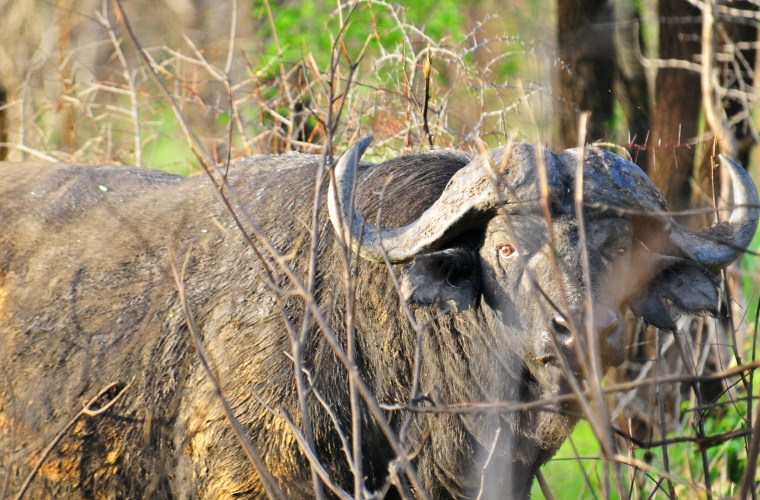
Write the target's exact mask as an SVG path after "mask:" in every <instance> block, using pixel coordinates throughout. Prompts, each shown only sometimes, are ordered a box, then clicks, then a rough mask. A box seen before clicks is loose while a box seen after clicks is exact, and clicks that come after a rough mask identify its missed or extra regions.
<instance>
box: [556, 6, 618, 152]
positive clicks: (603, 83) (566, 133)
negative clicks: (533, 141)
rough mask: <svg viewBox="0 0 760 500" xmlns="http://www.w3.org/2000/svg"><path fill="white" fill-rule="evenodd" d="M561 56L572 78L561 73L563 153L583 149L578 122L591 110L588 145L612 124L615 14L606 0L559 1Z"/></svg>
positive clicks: (563, 70) (558, 29)
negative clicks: (577, 148)
mask: <svg viewBox="0 0 760 500" xmlns="http://www.w3.org/2000/svg"><path fill="white" fill-rule="evenodd" d="M557 14H558V15H557V19H558V26H557V35H558V43H559V56H560V58H561V59H562V61H563V62H564V64H565V65H566V66H567V67H568V68H569V69H570V71H572V74H571V73H570V72H569V71H567V70H565V69H561V70H560V71H559V78H558V80H559V82H558V83H559V89H558V92H557V94H558V95H559V97H561V102H560V106H561V114H560V131H559V138H558V139H559V140H558V142H559V143H558V144H557V146H558V148H559V147H562V148H570V147H576V146H578V117H579V114H580V112H582V111H591V118H590V121H589V126H588V131H587V136H586V137H587V138H588V141H589V142H592V141H595V140H598V139H605V138H606V136H607V124H608V122H609V121H610V120H611V119H612V109H613V108H612V103H613V95H612V90H613V86H614V80H615V68H616V60H615V44H614V38H613V22H612V21H613V9H612V6H611V5H610V4H608V3H607V2H606V1H605V0H558V13H557Z"/></svg>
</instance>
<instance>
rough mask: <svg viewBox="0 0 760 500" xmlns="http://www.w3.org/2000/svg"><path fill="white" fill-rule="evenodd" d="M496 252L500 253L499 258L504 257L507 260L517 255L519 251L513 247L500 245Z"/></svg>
mask: <svg viewBox="0 0 760 500" xmlns="http://www.w3.org/2000/svg"><path fill="white" fill-rule="evenodd" d="M496 251H497V252H498V253H499V257H503V258H505V259H507V258H509V257H512V256H513V255H516V254H517V250H515V247H513V246H512V245H499V246H498V247H497V248H496Z"/></svg>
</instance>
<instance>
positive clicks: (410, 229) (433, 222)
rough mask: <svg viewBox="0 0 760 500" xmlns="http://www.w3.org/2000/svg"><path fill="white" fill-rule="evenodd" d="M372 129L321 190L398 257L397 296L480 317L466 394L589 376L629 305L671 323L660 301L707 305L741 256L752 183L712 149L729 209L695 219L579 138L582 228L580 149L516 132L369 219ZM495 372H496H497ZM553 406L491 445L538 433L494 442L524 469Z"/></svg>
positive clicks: (542, 391) (547, 391)
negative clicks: (397, 223) (724, 216)
mask: <svg viewBox="0 0 760 500" xmlns="http://www.w3.org/2000/svg"><path fill="white" fill-rule="evenodd" d="M370 140H371V139H363V140H361V141H359V142H358V143H357V144H355V145H354V146H352V147H351V148H350V149H349V150H348V152H347V153H346V154H345V155H344V156H343V157H342V158H341V159H340V161H339V162H338V164H337V166H336V168H335V177H334V184H333V185H332V186H331V188H330V194H329V202H328V204H329V209H330V217H331V220H332V223H333V226H334V227H335V228H336V230H337V231H338V232H339V233H341V234H342V236H343V239H344V241H346V242H350V243H351V245H352V246H353V248H354V250H355V251H356V252H357V253H358V254H359V255H360V256H361V257H362V258H363V259H366V260H369V261H375V262H383V261H386V260H387V261H388V262H389V263H392V264H401V267H400V268H398V269H399V272H400V273H401V276H400V282H401V288H400V291H401V295H402V298H403V299H405V300H406V301H407V302H408V303H409V304H410V305H412V306H419V307H423V308H424V307H425V306H433V307H435V306H437V307H439V308H441V309H447V308H448V309H450V310H451V311H453V312H459V313H462V312H464V313H470V314H472V315H473V318H477V319H473V320H472V321H471V322H470V323H469V324H470V327H471V328H472V329H473V330H478V331H471V332H467V331H462V332H460V333H461V334H462V335H464V336H471V337H479V340H478V341H477V342H476V343H479V348H471V349H472V350H474V351H477V352H478V356H479V363H482V367H480V368H479V369H475V370H474V371H475V372H476V373H475V374H474V375H473V378H474V380H471V381H468V383H471V384H474V385H476V386H477V388H476V389H472V390H471V391H467V390H465V391H464V393H466V394H469V395H470V397H471V398H472V400H483V399H499V398H508V399H512V400H522V401H528V400H535V399H540V398H546V397H551V396H556V395H558V394H560V393H562V392H567V391H568V390H569V388H568V377H567V375H568V374H569V373H570V372H572V373H574V374H575V376H576V377H578V378H583V377H589V376H592V375H593V373H594V372H593V370H592V368H593V367H594V361H595V360H594V353H596V360H597V361H598V362H599V363H598V364H597V366H596V370H597V372H596V373H597V374H598V375H599V374H603V372H604V370H606V369H607V368H609V367H612V366H617V365H619V364H620V363H621V362H622V361H623V360H624V343H623V342H624V325H625V322H624V315H625V314H626V312H627V311H628V310H630V311H631V312H632V313H633V314H634V315H636V316H637V317H639V318H641V319H643V321H645V322H646V323H649V324H652V325H655V326H657V327H659V328H662V329H666V330H674V329H675V323H674V321H673V319H672V317H671V307H670V305H669V304H668V301H669V302H670V303H672V305H673V306H675V308H677V309H680V310H682V311H688V312H691V313H707V314H712V315H714V314H717V312H718V306H719V294H718V281H717V277H716V272H717V271H718V270H719V269H721V268H722V267H725V266H726V265H728V264H729V263H731V262H733V261H734V260H736V259H737V258H738V256H739V255H740V254H741V253H742V251H743V250H744V249H745V248H746V247H747V245H748V244H749V242H750V241H751V239H752V236H753V235H754V232H755V229H756V227H757V222H758V213H759V209H758V207H757V204H758V195H757V190H756V188H755V186H754V184H753V182H752V181H751V180H750V178H749V176H748V174H747V173H746V171H745V170H744V169H742V168H741V167H740V166H738V165H737V164H736V163H734V162H733V161H731V160H729V159H728V158H725V157H723V156H721V157H720V158H721V163H722V165H723V166H724V167H725V168H726V169H727V170H728V172H729V174H730V177H731V179H732V184H733V186H732V187H733V192H734V205H735V207H736V208H735V209H734V210H733V212H732V214H731V217H730V219H729V220H728V221H726V222H724V223H722V224H720V225H717V226H713V227H710V228H707V229H704V230H702V231H697V232H693V231H690V230H688V229H686V228H683V227H681V226H680V225H679V224H678V223H676V222H675V221H674V219H673V218H672V217H671V216H669V214H668V213H667V204H666V202H665V200H664V198H663V196H662V194H661V193H660V191H659V190H658V189H657V188H656V187H655V186H654V185H653V184H652V182H651V181H650V180H649V178H648V177H647V176H646V175H645V174H644V172H642V171H641V170H640V169H639V167H638V166H636V165H635V164H633V163H632V162H630V161H627V160H625V159H623V158H621V157H620V156H617V155H615V154H613V153H610V152H609V151H606V150H603V149H601V148H597V147H587V148H585V150H584V151H583V160H582V161H583V165H582V172H583V181H582V186H583V207H584V209H583V211H584V213H583V223H584V226H585V227H584V228H581V227H580V226H579V219H578V213H577V212H576V200H575V191H576V189H575V186H576V173H577V171H578V162H579V161H580V158H579V156H580V150H578V149H574V150H568V151H565V152H563V153H561V154H559V155H554V154H552V153H551V152H549V151H548V150H538V149H537V148H534V147H532V146H530V145H526V144H515V145H514V147H512V148H510V149H507V148H503V147H502V148H497V149H495V150H492V151H490V153H488V156H486V155H485V154H483V155H480V156H477V157H475V158H474V159H472V161H470V163H469V164H468V165H466V166H465V167H464V168H462V169H461V170H459V171H458V172H457V173H456V174H454V175H453V177H452V178H451V179H450V181H449V182H448V185H447V186H446V188H445V189H444V191H443V193H442V194H441V196H440V197H439V198H438V200H437V201H436V202H435V203H434V204H433V205H432V206H430V207H429V208H428V209H427V210H426V211H425V212H424V213H423V214H422V216H421V217H419V218H418V219H417V220H415V221H413V222H412V223H410V224H408V225H406V226H404V227H385V226H383V225H382V221H381V222H380V226H375V225H373V224H372V222H373V221H369V220H364V219H363V218H362V216H361V214H360V213H359V211H357V210H355V209H352V206H351V203H350V200H351V199H352V188H353V185H354V184H355V174H354V173H355V171H356V168H357V165H358V162H359V159H360V157H361V154H362V153H363V152H364V150H365V149H366V147H367V146H368V145H369V142H370ZM542 171H543V173H542ZM544 174H545V177H544V181H542V180H541V177H542V175H544ZM542 184H543V186H544V189H545V190H544V193H545V196H544V199H543V203H542ZM581 229H583V230H581ZM717 235H720V237H719V238H718V237H716V236H717ZM584 238H585V251H586V252H587V256H588V257H587V258H588V260H587V263H586V264H585V265H584V259H583V251H584V248H583V241H584ZM589 299H590V300H589ZM505 366H506V369H505V370H502V368H504V367H505ZM478 371H480V372H481V373H479V374H478V373H477V372H478ZM505 372H506V373H509V377H508V378H504V376H503V375H502V376H498V375H496V374H498V373H501V374H503V373H505ZM510 384H511V385H512V386H513V390H510V389H509V388H508V387H507V386H509V385H510ZM555 410H556V411H554V412H543V413H541V414H540V415H539V416H538V417H535V418H533V420H532V421H531V422H528V421H527V420H526V419H523V420H522V421H520V422H521V423H520V424H517V425H515V424H514V421H513V424H512V427H513V428H517V429H519V432H516V433H515V434H514V435H513V436H511V438H509V439H513V440H514V442H513V443H511V444H509V443H505V444H504V446H505V447H509V446H511V447H512V448H514V449H520V448H521V449H523V450H526V449H529V448H531V446H530V445H525V444H524V443H523V444H520V443H521V441H520V440H521V439H523V438H524V439H526V440H527V441H532V443H534V444H538V447H537V448H535V447H534V449H535V451H536V453H533V454H531V453H527V452H526V453H524V454H523V453H521V452H519V451H517V452H516V451H512V452H505V460H507V461H509V460H511V461H512V462H513V463H517V464H519V463H520V462H521V461H522V462H523V463H524V464H525V465H526V467H527V468H528V472H527V473H526V474H527V475H530V477H532V473H533V472H535V469H536V468H537V466H538V465H540V464H541V463H543V462H544V461H545V460H546V459H548V458H549V457H550V456H551V455H552V454H553V453H554V452H555V451H556V449H557V447H558V446H559V444H560V443H561V442H562V440H563V439H564V437H565V436H566V434H567V432H568V431H569V430H570V429H571V428H572V425H573V424H574V422H575V421H576V420H577V417H575V416H570V417H568V416H567V415H568V414H571V415H572V414H573V413H574V412H577V411H578V410H577V409H574V408H572V407H570V406H560V407H558V408H556V409H555ZM563 414H564V416H563ZM576 414H577V413H576ZM528 420H530V419H528ZM494 425H495V424H494ZM465 426H466V427H467V428H468V430H469V431H470V432H472V434H473V435H475V436H477V439H478V441H480V443H481V444H482V445H483V446H484V447H485V448H487V447H488V445H489V443H490V439H492V436H493V435H494V434H493V431H494V428H493V427H494V426H493V425H490V426H489V425H486V424H484V423H483V422H480V423H476V422H475V421H474V420H472V421H469V422H467V423H466V424H465ZM489 433H490V434H489ZM521 433H522V434H523V435H529V436H532V437H528V438H525V437H524V436H523V437H521V436H520V435H519V434H521ZM527 441H526V442H527ZM506 470H510V467H508V466H507V467H506ZM511 471H512V474H513V478H517V477H518V476H516V475H517V474H523V472H521V470H520V467H519V465H517V466H514V467H512V468H511ZM507 476H509V474H507ZM505 481H511V482H512V485H511V486H510V488H511V489H512V493H513V494H515V495H523V494H526V493H527V492H526V491H520V488H521V487H523V486H519V485H518V484H517V483H519V482H520V481H519V480H517V479H514V480H510V479H505Z"/></svg>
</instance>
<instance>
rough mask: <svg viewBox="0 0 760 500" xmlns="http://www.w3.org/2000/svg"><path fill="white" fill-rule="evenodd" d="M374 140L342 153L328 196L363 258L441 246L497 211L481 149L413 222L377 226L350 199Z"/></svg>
mask: <svg viewBox="0 0 760 500" xmlns="http://www.w3.org/2000/svg"><path fill="white" fill-rule="evenodd" d="M371 141H372V138H371V137H367V138H364V139H361V140H360V141H359V142H357V143H356V144H354V145H352V146H351V147H350V148H349V149H348V151H346V153H345V154H344V155H343V156H341V158H340V160H339V161H338V164H337V165H336V166H335V178H334V181H331V182H330V191H329V196H328V201H327V204H328V208H329V211H330V220H331V221H332V224H333V227H334V228H335V230H336V231H338V233H340V234H342V235H343V238H344V239H345V241H347V242H348V241H350V242H351V246H352V248H353V249H354V251H355V252H357V253H358V254H359V255H360V256H361V257H362V258H364V259H367V260H371V261H374V262H383V261H384V258H383V254H385V255H387V256H388V259H389V260H390V261H391V262H392V263H394V264H396V263H402V262H408V261H410V260H412V259H413V258H414V257H415V256H416V255H419V254H420V253H425V252H430V251H433V250H435V249H437V248H439V247H440V246H441V245H442V244H443V243H445V242H446V241H449V240H450V239H451V238H453V237H454V236H456V235H458V234H460V233H461V232H462V231H463V230H467V229H469V228H471V227H472V223H473V222H477V221H478V220H482V219H485V218H487V217H489V216H490V214H493V213H494V212H495V210H496V207H497V203H498V201H497V197H496V194H495V193H494V191H493V189H492V188H491V183H490V181H489V180H488V179H487V178H486V172H487V171H488V170H487V169H484V168H483V167H484V165H483V162H484V161H486V160H485V159H484V158H483V156H482V155H479V156H478V157H476V158H475V159H474V160H472V161H471V162H470V163H469V164H468V165H467V166H465V167H464V168H462V169H461V170H459V171H458V172H457V173H456V174H454V176H452V178H451V180H450V181H449V183H448V185H447V186H446V189H444V191H443V193H442V194H441V196H440V198H438V200H437V201H436V202H435V203H434V204H433V205H432V206H431V207H430V208H428V209H427V210H426V211H425V213H423V214H422V216H421V217H420V218H419V219H417V220H416V221H414V222H412V223H411V224H409V225H407V226H404V227H398V228H388V227H380V228H378V227H376V226H374V225H372V224H370V223H369V222H365V221H363V220H362V217H361V215H360V214H359V212H358V210H356V208H355V207H354V206H352V205H351V191H352V189H353V185H354V183H355V176H356V168H357V167H358V165H359V159H360V158H361V155H362V154H363V153H364V151H365V150H366V149H367V146H368V145H369V143H370V142H371ZM333 182H334V183H333ZM349 221H350V222H351V224H350V225H349ZM362 228H363V229H362ZM360 241H361V247H360V246H359V242H360Z"/></svg>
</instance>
